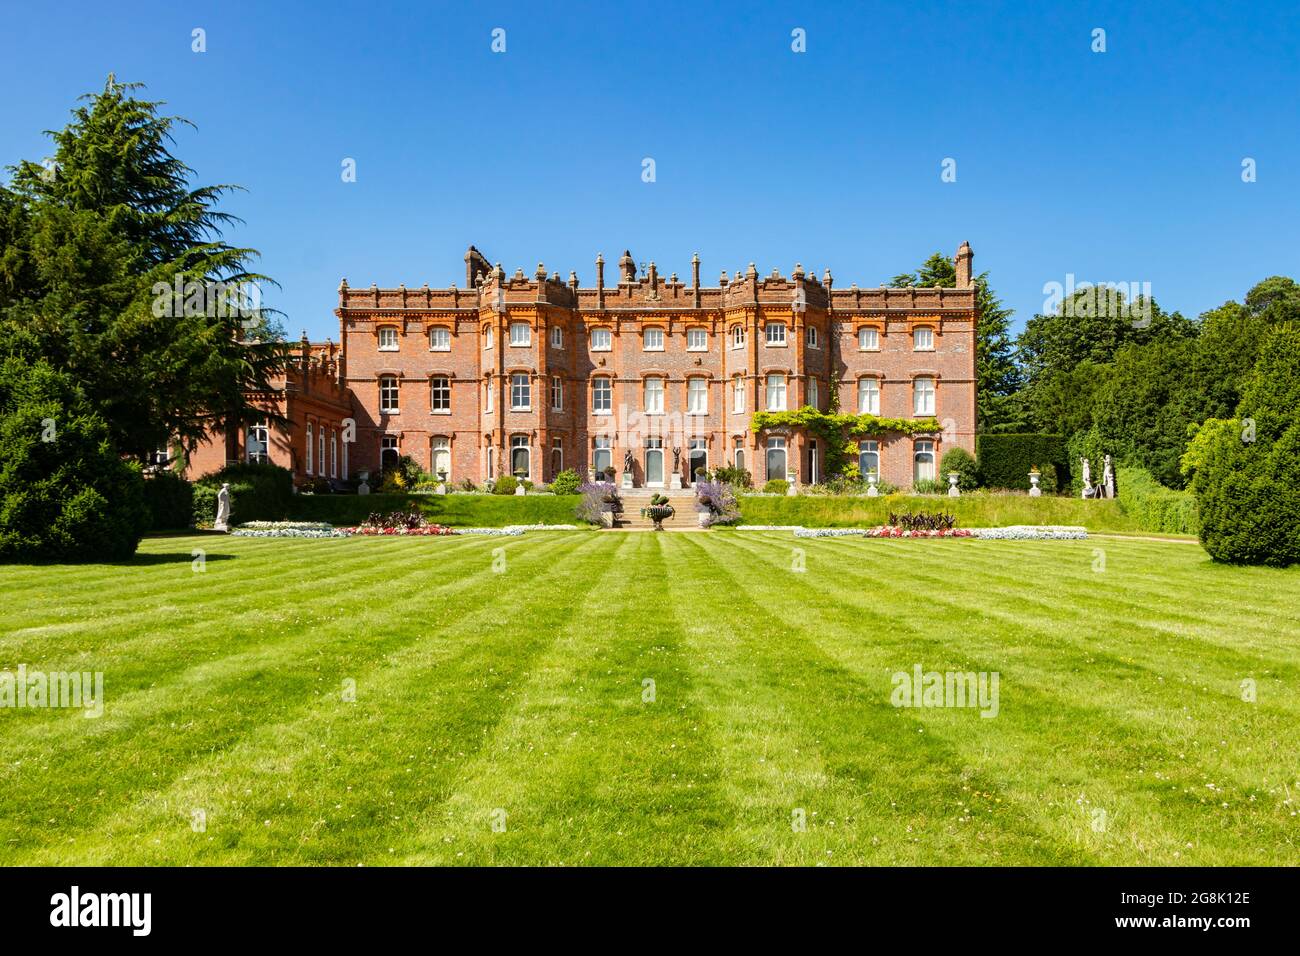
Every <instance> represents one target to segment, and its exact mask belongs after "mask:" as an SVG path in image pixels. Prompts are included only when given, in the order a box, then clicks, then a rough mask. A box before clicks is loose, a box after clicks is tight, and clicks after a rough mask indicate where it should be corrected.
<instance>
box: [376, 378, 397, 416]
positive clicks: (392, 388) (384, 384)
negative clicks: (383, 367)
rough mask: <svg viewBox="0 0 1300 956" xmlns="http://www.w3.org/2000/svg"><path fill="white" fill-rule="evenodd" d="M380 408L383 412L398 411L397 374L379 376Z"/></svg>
mask: <svg viewBox="0 0 1300 956" xmlns="http://www.w3.org/2000/svg"><path fill="white" fill-rule="evenodd" d="M379 410H380V411H381V412H395V411H397V376H396V375H381V376H379Z"/></svg>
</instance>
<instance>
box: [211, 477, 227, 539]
mask: <svg viewBox="0 0 1300 956" xmlns="http://www.w3.org/2000/svg"><path fill="white" fill-rule="evenodd" d="M212 530H213V531H229V530H230V485H229V484H224V485H222V486H221V490H220V491H218V492H217V520H216V521H214V522H213V523H212Z"/></svg>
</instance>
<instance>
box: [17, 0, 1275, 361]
mask: <svg viewBox="0 0 1300 956" xmlns="http://www.w3.org/2000/svg"><path fill="white" fill-rule="evenodd" d="M272 7H274V9H270V8H272ZM264 8H265V9H264ZM195 27H201V28H203V29H205V30H206V31H207V52H206V53H202V54H197V53H193V52H191V42H192V41H191V30H193V29H194V28H195ZM496 27H501V28H504V29H505V30H506V52H505V53H504V54H494V53H493V52H492V51H491V46H490V45H491V31H492V30H493V29H494V28H496ZM1098 27H1100V28H1104V29H1105V30H1106V46H1107V51H1106V52H1105V53H1100V54H1098V53H1093V52H1092V51H1091V49H1090V47H1091V45H1092V30H1093V29H1094V28H1098ZM795 28H802V29H804V30H805V31H806V36H807V52H806V53H803V54H796V53H794V52H792V50H791V42H792V40H791V31H792V30H793V29H795ZM1297 50H1300V17H1297V16H1296V15H1295V7H1294V5H1293V4H1283V3H1270V2H1260V3H1254V4H1249V5H1246V4H1216V3H1194V2H1193V3H1187V2H1184V3H1156V2H1143V3H1140V4H1133V3H1106V4H1081V3H1068V4H1067V3H1059V4H1057V3H1038V2H1025V3H977V2H966V3H915V2H900V3H894V4H870V5H867V4H848V3H846V4H790V3H785V4H761V3H745V4H736V5H734V6H731V7H728V8H726V9H721V8H715V7H714V5H713V4H705V3H689V4H681V5H677V4H671V5H670V4H656V3H653V2H651V3H630V4H612V3H602V4H592V5H589V6H582V5H578V4H567V3H566V4H562V5H554V6H551V7H546V8H542V7H536V8H535V7H534V5H531V4H527V5H526V4H510V3H492V4H477V3H457V4H439V3H427V2H425V3H393V4H388V3H382V2H372V3H356V2H346V3H343V2H332V0H318V2H312V3H296V4H289V3H284V4H274V5H272V4H261V3H256V4H255V3H239V2H221V3H185V4H177V3H156V4H154V3H150V4H133V3H127V2H122V3H112V4H103V3H69V4H59V5H49V4H22V5H19V4H9V5H7V7H6V11H5V17H4V27H3V35H0V54H3V55H0V82H2V83H3V86H4V89H5V91H6V92H5V94H4V97H3V106H2V107H0V163H2V164H3V165H8V164H10V163H12V162H14V161H16V160H17V159H18V158H20V157H22V158H31V159H40V158H42V157H44V156H46V155H47V154H48V149H47V141H46V140H45V139H44V138H43V137H42V135H41V131H42V130H45V129H50V128H56V127H59V126H62V125H63V124H64V123H65V121H66V117H67V114H68V109H69V108H70V106H71V105H72V103H73V101H74V100H75V98H76V96H77V95H78V94H80V93H83V92H85V91H88V90H92V89H96V88H99V87H101V86H102V84H103V82H104V77H105V75H106V74H107V73H108V72H109V71H114V72H115V73H116V74H117V76H118V78H119V79H123V80H138V81H143V82H145V83H146V84H148V93H149V94H150V95H152V96H153V97H155V98H158V99H163V100H166V101H167V102H168V104H169V110H170V111H171V112H174V113H176V114H179V115H182V116H185V117H188V118H189V119H191V120H193V121H194V122H195V123H196V124H197V125H198V131H197V132H186V133H184V134H182V136H181V137H180V139H179V142H178V143H177V145H176V152H177V154H178V155H179V156H180V157H181V158H182V159H184V160H186V161H187V162H188V163H189V164H190V165H192V166H193V167H194V168H195V169H196V171H197V173H198V178H199V180H201V181H203V182H230V183H239V184H241V185H243V186H245V187H246V188H247V189H248V192H247V193H246V194H242V195H237V196H235V197H234V198H233V199H232V200H231V201H230V202H229V203H228V204H227V206H226V208H227V209H228V210H229V211H231V212H234V213H236V214H238V215H240V216H241V217H243V218H244V219H245V220H246V225H245V226H243V227H241V228H240V229H239V230H237V231H236V232H235V233H234V234H233V235H232V236H231V237H230V238H231V239H232V240H233V241H236V242H239V243H243V244H247V245H252V246H255V247H256V248H258V249H260V250H261V251H262V253H263V260H262V267H263V269H264V271H266V272H267V273H269V274H270V275H272V276H274V277H275V278H276V279H278V280H279V281H280V282H281V284H282V285H283V289H282V291H280V292H278V293H275V294H274V296H273V302H272V304H274V305H276V306H277V307H279V308H281V309H283V310H284V311H285V312H286V313H287V319H286V326H287V330H288V331H289V333H290V335H291V336H293V337H296V336H297V334H298V332H299V330H300V329H302V328H304V327H305V328H307V329H308V330H309V333H310V334H311V335H312V337H313V338H324V337H325V336H326V335H333V336H335V337H337V331H338V327H337V321H336V320H335V319H334V317H333V315H332V314H331V310H332V309H333V308H334V305H335V303H336V294H335V289H336V287H337V285H338V281H339V278H340V277H341V276H344V275H346V276H347V278H348V281H349V282H350V283H352V284H353V285H369V284H370V283H371V282H372V281H373V282H378V283H379V284H380V285H389V286H395V285H397V284H398V283H399V282H405V283H406V284H407V285H408V286H410V287H419V286H420V285H421V284H423V283H425V282H428V283H429V284H430V285H434V286H439V285H448V284H450V283H452V282H457V283H462V284H463V282H464V271H463V270H464V266H463V261H462V255H463V253H464V250H465V247H466V245H467V244H469V243H471V242H472V243H474V244H476V245H477V246H478V247H479V248H480V249H482V250H483V251H484V252H485V253H486V254H487V255H488V256H489V257H490V258H491V259H492V260H493V261H494V262H495V261H500V262H502V263H503V264H504V265H505V267H506V269H507V270H508V271H514V269H515V268H516V267H519V266H522V267H523V268H524V270H525V272H527V273H529V274H531V273H532V271H533V270H534V269H535V268H536V265H537V263H538V261H543V262H545V263H546V266H547V269H548V270H558V271H559V272H560V273H561V274H562V275H563V276H566V277H567V275H568V273H569V270H570V269H576V270H577V272H578V275H579V277H580V278H581V280H582V281H583V283H584V284H590V283H591V282H592V281H593V276H594V267H593V260H594V259H595V256H596V253H597V252H603V253H604V255H605V259H606V261H607V262H611V263H612V262H613V261H614V260H616V259H617V258H618V256H619V254H620V253H621V252H622V250H623V249H624V248H625V247H628V248H630V249H631V250H632V252H633V255H635V256H636V258H637V259H638V261H648V260H650V259H654V260H656V262H657V264H658V266H659V269H660V271H661V273H663V274H665V275H667V274H668V273H669V272H672V271H676V272H677V273H678V274H679V275H681V276H683V277H685V276H688V275H689V270H690V258H691V253H692V252H696V251H698V252H699V254H700V256H701V258H702V260H703V275H704V277H705V279H706V281H707V283H708V284H713V283H715V282H716V279H717V276H718V273H719V271H720V270H722V269H724V268H725V269H727V270H728V271H734V270H736V269H741V268H744V267H745V266H746V265H747V264H748V263H749V262H750V261H753V262H755V263H757V265H758V268H759V271H760V272H763V273H766V272H769V271H770V270H771V269H772V268H773V267H779V268H780V269H781V271H782V272H783V273H787V274H788V272H789V270H790V269H791V268H792V267H793V265H794V263H795V262H796V261H798V262H802V263H803V264H804V266H805V267H809V266H812V267H814V268H816V269H817V271H818V272H819V273H820V272H821V271H822V270H823V269H825V268H827V267H829V268H830V269H831V271H832V272H833V273H834V275H835V281H836V284H837V285H838V286H842V287H847V286H848V285H849V283H851V282H857V283H858V284H859V285H863V286H866V285H878V284H880V283H881V282H884V281H886V280H887V279H888V278H889V277H890V276H892V275H894V274H895V273H897V272H900V271H904V270H906V269H909V268H912V267H914V266H916V265H917V264H919V263H920V262H921V261H922V260H923V259H924V258H925V257H926V256H927V255H928V254H929V253H930V252H933V251H935V250H941V251H943V252H944V253H945V254H947V255H952V254H953V252H954V251H955V250H956V248H957V246H958V244H959V243H960V242H961V241H962V240H963V239H968V240H969V241H970V242H971V245H972V246H973V247H974V250H975V265H976V268H977V270H979V271H983V270H985V269H987V270H989V272H990V274H991V278H992V281H993V285H994V288H995V289H996V291H997V292H998V293H999V294H1000V295H1001V296H1002V297H1003V299H1004V300H1006V302H1007V303H1008V304H1010V305H1011V306H1013V307H1014V308H1015V309H1016V325H1017V326H1019V325H1020V324H1022V323H1023V321H1024V320H1025V319H1026V318H1027V317H1028V316H1030V315H1032V314H1033V313H1034V312H1036V311H1039V310H1040V309H1041V307H1042V302H1043V299H1044V294H1043V291H1042V290H1043V284H1044V283H1046V282H1051V281H1059V282H1064V281H1065V276H1066V274H1067V273H1074V274H1075V275H1076V276H1077V277H1078V278H1079V279H1080V280H1084V279H1086V280H1094V281H1096V280H1100V281H1112V282H1120V281H1124V282H1128V281H1137V282H1150V283H1151V287H1152V292H1153V294H1154V295H1155V297H1156V299H1157V300H1158V301H1159V302H1160V303H1161V304H1162V305H1163V306H1164V307H1165V308H1169V309H1174V308H1176V309H1179V310H1181V311H1183V312H1184V313H1186V314H1189V315H1190V314H1197V313H1199V312H1201V311H1204V310H1205V309H1207V308H1211V307H1213V306H1215V305H1217V304H1219V303H1221V302H1223V301H1224V300H1226V299H1229V298H1240V297H1241V296H1242V295H1243V294H1244V293H1245V291H1246V290H1247V289H1248V288H1249V287H1250V286H1251V285H1252V284H1253V283H1255V282H1256V281H1258V280H1259V279H1261V278H1263V277H1265V276H1268V275H1273V274H1278V273H1282V274H1289V275H1292V276H1300V267H1298V266H1297V259H1296V256H1297V252H1300V122H1298V120H1300V115H1298V110H1297V105H1298V103H1300V54H1298V53H1297ZM345 157H351V158H354V159H355V160H356V164H357V181H356V182H355V183H344V182H342V181H341V177H340V171H341V167H340V164H341V162H342V160H343V159H344V158H345ZM644 157H653V158H654V160H655V162H656V172H657V181H656V182H654V183H653V184H647V183H643V182H642V181H641V168H642V166H641V163H642V159H643V158H644ZM946 157H951V158H953V159H955V160H956V161H957V181H956V182H955V183H944V182H941V180H940V164H941V162H942V161H943V160H944V158H946ZM1244 157H1252V158H1254V159H1255V160H1256V162H1257V169H1258V181H1257V182H1255V183H1253V184H1245V183H1243V182H1242V180H1241V162H1242V159H1243V158H1244ZM609 269H610V271H613V267H612V266H610V267H609Z"/></svg>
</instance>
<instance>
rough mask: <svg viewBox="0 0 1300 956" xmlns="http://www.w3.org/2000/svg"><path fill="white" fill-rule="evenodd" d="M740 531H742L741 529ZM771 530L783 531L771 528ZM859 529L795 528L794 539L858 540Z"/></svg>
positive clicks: (860, 535) (861, 533)
mask: <svg viewBox="0 0 1300 956" xmlns="http://www.w3.org/2000/svg"><path fill="white" fill-rule="evenodd" d="M742 530H744V529H743V528H742ZM772 530H774V531H775V530H784V529H778V528H773V529H772ZM865 533H866V532H864V531H863V530H862V529H861V528H795V529H794V536H795V537H796V538H860V537H862V535H863V534H865Z"/></svg>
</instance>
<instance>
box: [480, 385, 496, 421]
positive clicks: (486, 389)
mask: <svg viewBox="0 0 1300 956" xmlns="http://www.w3.org/2000/svg"><path fill="white" fill-rule="evenodd" d="M495 391H496V386H495V385H494V384H493V382H492V379H490V378H489V379H488V380H487V381H485V382H484V383H483V413H484V414H485V415H490V414H492V393H493V392H495Z"/></svg>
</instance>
